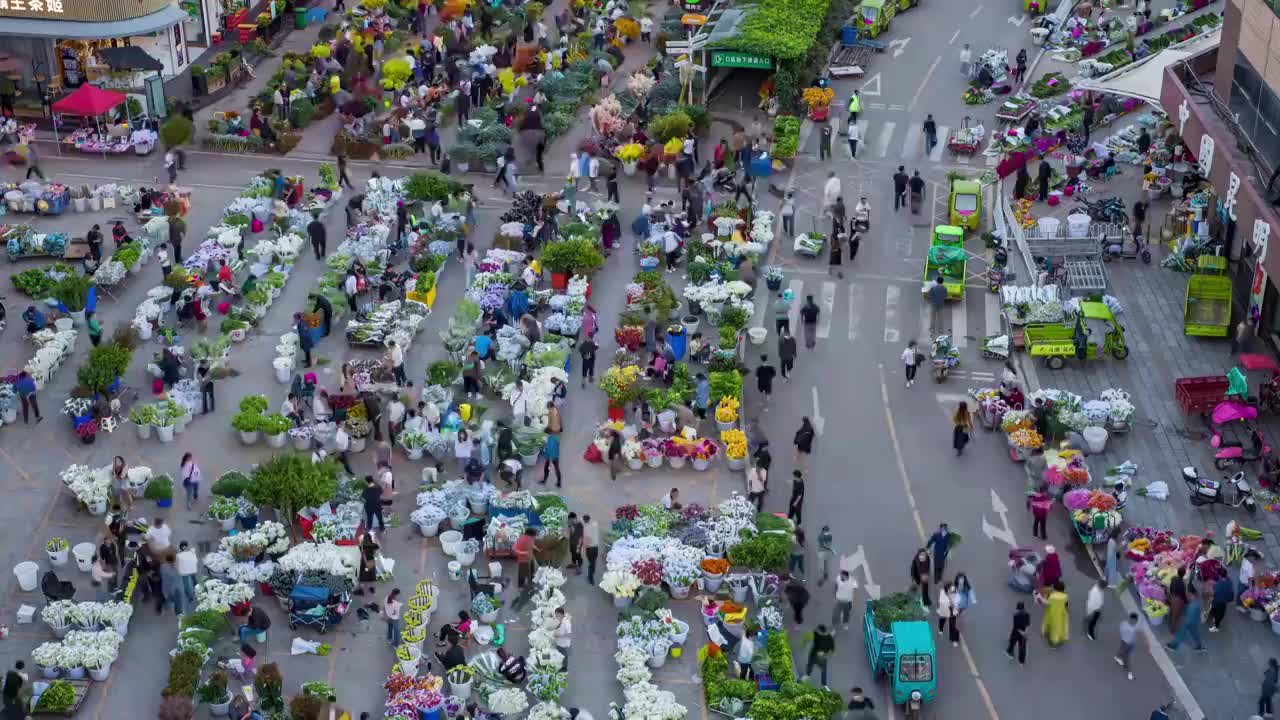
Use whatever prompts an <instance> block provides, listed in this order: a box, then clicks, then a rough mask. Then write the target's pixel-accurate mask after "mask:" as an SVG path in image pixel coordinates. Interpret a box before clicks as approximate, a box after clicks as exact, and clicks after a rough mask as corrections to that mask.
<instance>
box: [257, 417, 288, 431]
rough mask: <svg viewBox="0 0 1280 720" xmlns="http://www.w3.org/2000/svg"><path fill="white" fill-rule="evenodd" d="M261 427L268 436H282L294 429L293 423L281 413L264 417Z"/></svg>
mask: <svg viewBox="0 0 1280 720" xmlns="http://www.w3.org/2000/svg"><path fill="white" fill-rule="evenodd" d="M259 427H260V428H261V430H262V432H264V433H266V434H267V435H281V434H283V433H286V432H288V431H289V428H291V427H293V421H292V420H290V419H289V418H287V417H285V416H284V415H281V414H280V413H270V414H269V415H263V416H262V420H261V421H260V423H259Z"/></svg>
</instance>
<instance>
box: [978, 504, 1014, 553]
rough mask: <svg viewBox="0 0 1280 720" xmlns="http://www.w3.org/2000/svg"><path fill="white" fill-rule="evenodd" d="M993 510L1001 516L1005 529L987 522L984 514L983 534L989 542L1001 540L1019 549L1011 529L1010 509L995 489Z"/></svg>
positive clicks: (1001, 522)
mask: <svg viewBox="0 0 1280 720" xmlns="http://www.w3.org/2000/svg"><path fill="white" fill-rule="evenodd" d="M991 509H992V511H994V512H995V514H996V515H999V516H1000V524H1001V525H1002V526H1003V527H996V526H994V525H992V524H991V523H989V522H987V516H986V514H985V513H984V514H983V516H982V533H983V534H984V535H986V536H987V539H989V540H996V539H999V540H1000V541H1001V542H1004V543H1005V544H1007V545H1008V546H1009V547H1011V548H1013V547H1018V543H1017V541H1015V540H1014V539H1013V530H1011V529H1010V528H1009V508H1008V507H1005V504H1004V502H1003V501H1001V500H1000V496H999V495H997V494H996V491H995V490H994V489H992V490H991Z"/></svg>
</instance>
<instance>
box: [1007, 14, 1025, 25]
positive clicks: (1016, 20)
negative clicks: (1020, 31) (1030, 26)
mask: <svg viewBox="0 0 1280 720" xmlns="http://www.w3.org/2000/svg"><path fill="white" fill-rule="evenodd" d="M1026 21H1027V14H1026V13H1022V14H1021V15H1010V16H1009V24H1010V25H1013V26H1014V27H1022V23H1024V22H1026Z"/></svg>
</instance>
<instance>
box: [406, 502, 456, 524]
mask: <svg viewBox="0 0 1280 720" xmlns="http://www.w3.org/2000/svg"><path fill="white" fill-rule="evenodd" d="M448 516H449V515H448V513H446V512H445V511H444V509H442V508H440V507H439V506H437V505H421V506H419V507H418V509H417V510H414V511H413V512H411V513H409V520H410V521H411V522H412V523H413V524H414V525H438V524H439V523H441V522H442V521H444V519H445V518H447V517H448Z"/></svg>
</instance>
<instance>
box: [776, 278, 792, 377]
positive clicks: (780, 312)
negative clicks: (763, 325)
mask: <svg viewBox="0 0 1280 720" xmlns="http://www.w3.org/2000/svg"><path fill="white" fill-rule="evenodd" d="M773 329H774V332H776V333H778V335H782V331H784V330H790V329H791V297H790V296H789V295H788V294H787V291H786V290H779V291H778V297H777V298H776V299H774V301H773ZM783 377H786V374H785V373H784V374H783Z"/></svg>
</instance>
